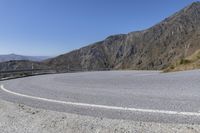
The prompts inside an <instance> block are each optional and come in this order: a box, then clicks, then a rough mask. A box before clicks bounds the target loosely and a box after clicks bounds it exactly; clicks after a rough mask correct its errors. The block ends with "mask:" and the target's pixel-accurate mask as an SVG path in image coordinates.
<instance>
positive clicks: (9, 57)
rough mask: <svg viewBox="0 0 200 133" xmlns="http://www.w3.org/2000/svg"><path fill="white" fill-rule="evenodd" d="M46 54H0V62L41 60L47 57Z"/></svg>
mask: <svg viewBox="0 0 200 133" xmlns="http://www.w3.org/2000/svg"><path fill="white" fill-rule="evenodd" d="M48 58H49V57H46V56H23V55H16V54H9V55H0V62H6V61H11V60H29V61H43V60H46V59H48Z"/></svg>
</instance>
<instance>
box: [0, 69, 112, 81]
mask: <svg viewBox="0 0 200 133" xmlns="http://www.w3.org/2000/svg"><path fill="white" fill-rule="evenodd" d="M110 70H111V69H110V68H98V69H67V70H66V69H63V70H62V69H19V70H7V71H0V80H5V79H13V78H20V77H27V76H35V75H43V74H55V73H72V72H87V71H110Z"/></svg>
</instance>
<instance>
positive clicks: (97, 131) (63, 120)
mask: <svg viewBox="0 0 200 133" xmlns="http://www.w3.org/2000/svg"><path fill="white" fill-rule="evenodd" d="M0 132H1V133H55V132H59V133H136V132H154V133H156V132H157V133H160V132H162V133H169V132H173V133H174V132H178V133H179V132H180V133H190V132H194V133H197V132H200V125H194V124H192V125H187V124H166V123H152V122H135V121H129V120H113V119H107V118H95V117H88V116H81V115H75V114H69V113H60V112H55V111H48V110H43V109H36V108H32V107H28V106H26V105H22V104H14V103H10V102H7V101H3V100H0Z"/></svg>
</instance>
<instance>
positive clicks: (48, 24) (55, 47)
mask: <svg viewBox="0 0 200 133" xmlns="http://www.w3.org/2000/svg"><path fill="white" fill-rule="evenodd" d="M194 1H196V0H177V2H174V1H173V0H163V1H160V0H152V1H145V0H135V1H132V0H118V1H114V0H95V1H93V0H85V1H81V0H67V1H65V0H59V1H56V0H42V1H41V0H29V1H27V0H18V1H13V0H1V1H0V17H1V19H2V21H1V22H0V28H1V29H2V30H1V31H0V55H5V54H11V53H14V54H18V55H27V56H57V55H60V54H64V53H67V52H69V51H71V50H74V49H78V48H80V47H83V46H86V45H88V44H92V43H94V42H97V41H100V40H103V39H105V38H106V37H107V36H110V35H113V34H121V33H128V32H132V31H138V30H144V29H147V28H149V27H151V26H153V25H155V24H156V23H158V22H160V21H162V20H163V19H165V18H166V17H168V16H170V15H172V14H173V13H175V12H177V11H179V10H180V9H182V8H184V7H185V6H187V5H189V4H191V3H192V2H194ZM149 16H151V17H149Z"/></svg>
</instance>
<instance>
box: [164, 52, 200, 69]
mask: <svg viewBox="0 0 200 133" xmlns="http://www.w3.org/2000/svg"><path fill="white" fill-rule="evenodd" d="M192 69H200V49H199V50H197V51H196V52H195V53H194V54H192V55H190V56H188V57H186V58H182V59H180V60H178V61H177V62H176V63H174V64H172V65H170V66H169V67H168V68H167V69H165V70H164V72H173V71H183V70H192Z"/></svg>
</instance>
